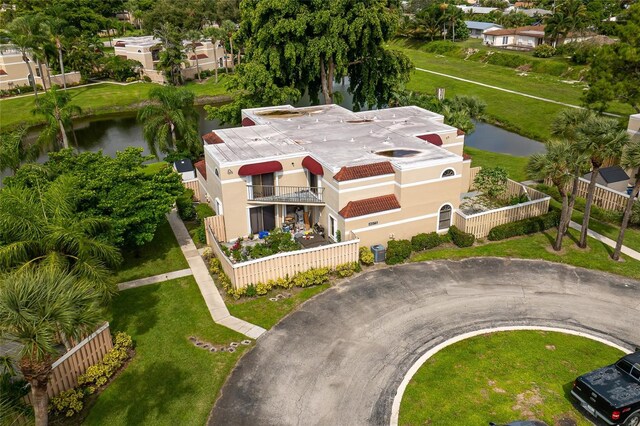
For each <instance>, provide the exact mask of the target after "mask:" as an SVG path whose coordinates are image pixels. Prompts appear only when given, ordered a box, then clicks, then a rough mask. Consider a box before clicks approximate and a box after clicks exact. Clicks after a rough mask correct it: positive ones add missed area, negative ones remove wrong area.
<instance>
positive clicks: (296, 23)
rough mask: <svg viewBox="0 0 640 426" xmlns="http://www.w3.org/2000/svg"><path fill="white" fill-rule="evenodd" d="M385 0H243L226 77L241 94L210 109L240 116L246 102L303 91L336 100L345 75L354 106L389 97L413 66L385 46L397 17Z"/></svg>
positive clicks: (284, 98) (291, 97)
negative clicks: (232, 64)
mask: <svg viewBox="0 0 640 426" xmlns="http://www.w3.org/2000/svg"><path fill="white" fill-rule="evenodd" d="M390 3H391V2H390V1H388V0H366V1H355V0H331V1H329V2H326V1H320V0H312V1H305V2H302V1H293V0H286V1H281V0H280V1H278V0H246V1H243V2H242V3H241V5H240V9H241V15H242V21H241V24H240V29H239V32H238V34H237V36H236V40H238V42H239V43H240V44H242V45H243V46H244V50H245V54H244V58H243V59H242V64H241V65H238V67H237V70H236V75H235V76H234V77H233V78H232V79H231V83H230V88H231V89H232V90H236V91H238V92H239V93H240V96H239V97H238V98H237V99H236V101H235V102H233V103H231V104H228V105H225V106H223V107H220V108H209V109H208V111H209V112H210V114H211V115H212V116H214V117H216V118H219V119H221V120H223V121H238V119H239V112H240V109H241V108H243V107H247V106H261V105H270V104H279V103H284V102H290V101H296V100H297V99H299V98H300V96H301V95H302V94H304V93H305V92H308V93H309V95H310V97H311V99H312V100H313V101H315V102H317V101H318V100H319V99H318V98H319V96H318V94H319V93H321V94H322V98H323V101H324V102H325V103H333V102H334V101H338V100H339V98H340V93H338V92H336V91H334V89H333V84H334V82H336V81H340V80H342V79H343V78H348V79H349V87H348V91H349V93H351V94H353V101H354V109H359V108H362V107H363V106H365V105H371V106H373V105H377V106H383V105H386V104H387V103H388V101H389V99H390V98H391V97H392V93H394V91H397V90H398V88H399V87H400V86H402V84H403V83H404V82H406V81H407V80H408V78H409V72H410V70H411V62H410V61H409V59H408V58H407V57H406V56H405V55H404V54H402V53H400V52H396V51H392V50H389V49H388V48H387V47H386V46H385V42H386V41H387V40H389V38H391V37H393V36H394V35H395V32H396V28H397V24H398V13H397V11H396V10H395V9H393V8H392V7H391V4H390ZM234 41H235V40H234Z"/></svg>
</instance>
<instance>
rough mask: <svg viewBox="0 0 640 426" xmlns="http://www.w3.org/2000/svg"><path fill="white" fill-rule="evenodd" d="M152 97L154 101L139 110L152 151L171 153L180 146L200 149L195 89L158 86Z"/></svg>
mask: <svg viewBox="0 0 640 426" xmlns="http://www.w3.org/2000/svg"><path fill="white" fill-rule="evenodd" d="M149 97H150V98H151V100H152V101H154V102H153V103H152V104H149V105H147V106H145V107H143V108H142V109H141V110H140V111H139V112H138V121H140V122H141V123H143V130H142V133H143V135H144V138H145V140H146V141H147V144H148V145H149V150H150V151H151V152H152V153H153V154H154V155H155V156H156V157H158V151H161V152H165V153H167V152H170V151H173V150H175V149H176V148H177V149H178V150H181V151H182V150H189V151H191V152H193V153H195V152H197V151H198V150H199V149H200V145H201V144H200V141H199V138H198V118H197V117H198V114H197V112H196V110H195V109H194V107H193V101H194V94H193V92H191V91H190V90H188V89H184V88H178V87H172V86H165V87H156V88H154V89H152V90H151V91H150V92H149Z"/></svg>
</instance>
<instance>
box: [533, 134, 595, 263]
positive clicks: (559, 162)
mask: <svg viewBox="0 0 640 426" xmlns="http://www.w3.org/2000/svg"><path fill="white" fill-rule="evenodd" d="M546 147H547V151H546V153H544V154H534V155H532V156H531V157H530V158H529V162H528V163H527V173H528V174H529V176H531V177H532V178H534V179H550V180H551V182H552V183H553V185H554V186H555V187H556V188H557V189H558V192H559V193H560V196H561V197H562V212H561V214H560V222H559V224H558V233H557V235H556V239H555V242H554V243H553V249H554V250H556V251H560V250H562V239H563V237H564V234H565V233H566V232H567V230H568V229H569V223H570V222H571V213H572V207H571V206H570V204H569V198H570V194H571V190H572V187H573V185H574V173H575V170H576V169H580V168H581V165H582V164H584V160H585V158H584V157H581V156H579V155H576V153H575V151H574V149H573V147H572V146H571V143H570V142H569V141H566V140H550V141H549V142H547V143H546Z"/></svg>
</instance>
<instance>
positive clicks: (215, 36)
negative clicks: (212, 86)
mask: <svg viewBox="0 0 640 426" xmlns="http://www.w3.org/2000/svg"><path fill="white" fill-rule="evenodd" d="M204 31H205V32H204V35H205V37H208V38H210V39H211V43H213V60H214V61H215V63H216V65H215V68H214V73H215V78H216V83H218V44H219V43H220V40H221V39H222V37H223V34H222V30H221V29H220V28H216V27H209V28H207V29H205V30H204Z"/></svg>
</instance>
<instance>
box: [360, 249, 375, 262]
mask: <svg viewBox="0 0 640 426" xmlns="http://www.w3.org/2000/svg"><path fill="white" fill-rule="evenodd" d="M358 258H359V259H360V263H362V264H363V265H365V266H370V265H373V261H374V257H373V252H372V251H371V249H370V248H369V247H360V253H359V255H358Z"/></svg>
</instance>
